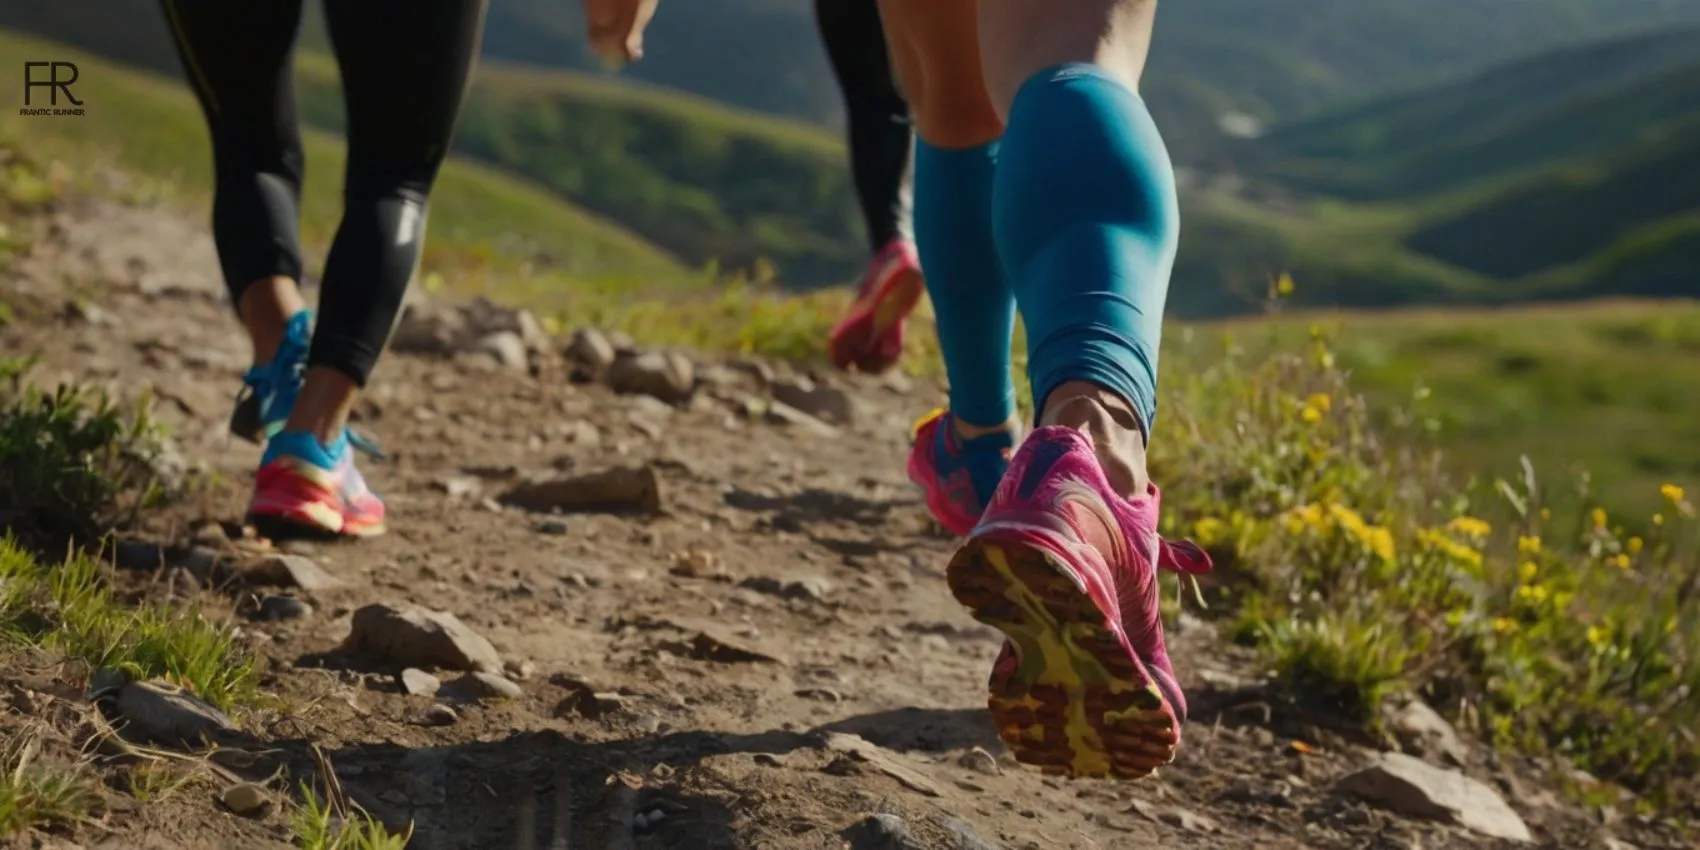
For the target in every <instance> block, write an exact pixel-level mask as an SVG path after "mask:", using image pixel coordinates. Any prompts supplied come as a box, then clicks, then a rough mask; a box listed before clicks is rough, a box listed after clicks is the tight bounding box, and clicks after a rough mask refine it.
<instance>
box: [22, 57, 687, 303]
mask: <svg viewBox="0 0 1700 850" xmlns="http://www.w3.org/2000/svg"><path fill="white" fill-rule="evenodd" d="M43 58H51V59H55V60H66V61H73V62H76V63H77V65H78V68H79V71H80V76H79V80H78V82H77V85H76V89H75V90H76V93H77V96H78V97H79V98H81V99H82V100H83V101H84V103H85V104H86V106H85V108H86V109H87V114H86V115H84V116H81V117H31V116H22V115H19V114H18V113H17V111H16V110H6V111H4V112H0V136H5V137H9V138H13V139H18V138H22V139H27V141H28V142H29V149H30V151H31V153H32V155H34V156H38V157H41V156H56V157H63V158H64V159H66V160H67V162H69V163H71V164H73V165H79V166H81V165H87V164H90V163H98V162H112V163H115V164H117V165H119V166H121V167H123V168H124V170H125V171H127V172H129V173H132V174H134V175H136V176H138V177H141V178H151V179H152V182H151V183H149V184H148V185H143V186H135V187H132V189H131V191H132V192H133V193H136V194H141V195H149V196H155V195H164V196H166V197H167V198H169V199H175V200H178V201H182V202H189V203H193V204H195V205H203V204H204V203H205V202H206V196H207V195H208V194H209V193H210V191H211V177H212V168H211V155H210V150H209V145H208V140H207V131H206V126H205V124H204V123H203V122H202V119H201V114H200V110H199V109H198V108H197V107H196V105H195V102H194V99H193V98H192V97H191V96H190V94H189V92H188V90H187V89H186V88H184V86H183V85H182V84H181V83H180V82H178V81H177V79H176V78H171V79H167V78H162V77H158V76H154V75H151V74H146V73H140V72H137V71H134V70H132V69H129V68H125V67H122V66H119V65H114V64H112V63H109V62H106V61H103V60H100V59H97V58H95V57H93V56H90V55H88V54H85V53H82V52H80V51H75V50H71V49H69V48H64V47H61V46H58V45H53V44H51V43H47V42H42V41H39V40H36V39H30V38H24V37H19V36H16V35H12V34H7V33H3V32H0V62H4V63H5V64H6V65H8V66H9V67H13V68H16V67H19V66H20V64H21V63H23V62H24V61H26V60H39V59H43ZM18 97H20V98H21V94H20V95H18ZM306 143H307V155H308V169H307V174H308V178H307V191H306V197H305V198H304V202H303V205H304V207H305V220H304V223H303V225H304V226H303V236H304V238H305V239H306V240H307V241H308V242H310V243H313V244H316V245H320V246H323V245H325V244H327V243H328V241H329V237H330V235H331V234H330V233H329V232H328V230H327V229H326V228H327V227H328V226H330V225H331V224H333V223H334V222H335V221H336V213H337V210H338V209H339V207H340V204H341V174H342V158H343V151H342V145H341V142H340V141H339V140H338V139H336V138H334V137H332V136H330V135H328V134H325V133H319V132H310V133H308V134H307V135H306ZM79 170H80V171H81V170H84V169H79ZM430 227H431V247H430V249H429V251H428V254H427V265H428V266H430V267H433V268H437V269H439V270H442V271H444V272H445V273H449V274H453V275H455V276H456V277H457V278H458V279H459V280H458V282H461V283H464V284H466V285H480V284H481V282H482V281H483V279H484V278H485V277H487V275H486V274H485V270H486V269H487V268H488V267H490V266H491V265H492V264H495V265H497V267H498V268H501V267H502V264H506V267H505V268H503V271H504V273H510V274H511V273H514V272H515V271H516V270H517V269H518V268H519V267H520V266H521V265H529V266H531V267H532V268H533V269H536V270H539V271H540V272H541V271H545V270H546V271H547V272H548V273H550V274H555V275H565V276H569V277H572V278H592V279H600V278H606V277H610V276H625V277H632V278H636V279H642V280H655V281H677V280H680V279H681V278H684V277H685V276H686V275H687V274H688V273H687V271H686V270H685V269H684V268H683V267H682V266H681V265H680V264H679V263H678V262H677V261H676V260H674V259H673V258H671V257H670V256H669V255H668V254H667V253H666V252H665V251H663V250H661V249H659V248H657V247H656V246H655V245H654V244H653V243H650V242H648V241H646V240H644V239H642V238H640V237H638V236H636V235H634V234H632V233H631V232H629V231H627V230H626V229H624V228H622V227H621V226H619V225H617V224H614V223H612V222H610V221H609V220H607V219H604V218H602V217H599V216H597V215H594V214H592V213H589V212H586V211H584V210H582V209H578V208H576V207H574V206H572V205H571V204H568V203H566V202H563V201H562V200H560V199H559V198H557V197H555V196H553V195H551V194H549V193H547V192H544V191H541V190H539V189H537V188H536V187H534V186H532V185H529V184H527V183H525V182H524V181H520V180H516V179H514V178H512V177H510V176H507V175H504V174H502V173H500V172H498V171H495V170H493V169H491V168H488V167H485V166H480V165H478V164H476V163H472V162H468V161H466V160H464V159H462V158H459V157H456V158H454V159H452V160H451V161H450V162H449V163H448V165H447V166H446V167H445V168H444V170H443V172H442V176H441V178H440V181H439V184H438V192H437V195H436V197H435V198H434V203H433V205H432V210H431V224H430ZM493 245H501V246H504V250H500V251H497V250H493V249H492V246H493Z"/></svg>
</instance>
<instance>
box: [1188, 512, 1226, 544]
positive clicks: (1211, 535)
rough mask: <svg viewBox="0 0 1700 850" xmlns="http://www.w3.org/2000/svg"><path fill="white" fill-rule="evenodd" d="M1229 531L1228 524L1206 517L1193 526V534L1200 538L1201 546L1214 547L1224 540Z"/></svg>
mask: <svg viewBox="0 0 1700 850" xmlns="http://www.w3.org/2000/svg"><path fill="white" fill-rule="evenodd" d="M1227 530H1228V524H1227V523H1225V522H1223V521H1221V520H1219V519H1217V518H1215V517H1205V518H1204V519H1201V520H1199V521H1198V522H1197V523H1195V524H1193V527H1192V533H1193V536H1194V537H1197V538H1198V544H1199V545H1200V546H1213V545H1215V544H1216V543H1218V542H1220V541H1221V540H1222V537H1223V536H1224V535H1225V534H1226V532H1227Z"/></svg>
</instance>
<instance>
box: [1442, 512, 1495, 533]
mask: <svg viewBox="0 0 1700 850" xmlns="http://www.w3.org/2000/svg"><path fill="white" fill-rule="evenodd" d="M1446 530H1447V531H1450V532H1453V533H1454V534H1462V535H1464V536H1465V537H1475V538H1482V537H1486V536H1488V534H1490V533H1491V532H1492V531H1493V526H1491V525H1488V524H1487V523H1486V522H1485V521H1483V520H1479V519H1476V518H1475V517H1473V516H1460V517H1453V518H1452V521H1451V522H1449V523H1447V524H1446Z"/></svg>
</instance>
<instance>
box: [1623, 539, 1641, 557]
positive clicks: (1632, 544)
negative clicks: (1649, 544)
mask: <svg viewBox="0 0 1700 850" xmlns="http://www.w3.org/2000/svg"><path fill="white" fill-rule="evenodd" d="M1644 545H1646V544H1644V543H1642V542H1641V538H1639V537H1631V538H1629V540H1628V541H1627V542H1625V543H1624V544H1623V548H1625V549H1627V550H1629V554H1631V555H1639V554H1641V547H1642V546H1644Z"/></svg>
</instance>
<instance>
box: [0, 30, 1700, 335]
mask: <svg viewBox="0 0 1700 850" xmlns="http://www.w3.org/2000/svg"><path fill="white" fill-rule="evenodd" d="M89 3H90V0H71V1H70V2H67V0H57V2H56V3H22V2H19V0H0V25H7V24H9V25H17V26H21V27H23V28H25V29H29V30H31V31H40V30H43V29H48V30H55V31H57V32H58V33H59V35H58V37H59V38H63V39H66V40H69V41H72V42H74V43H77V44H80V45H84V46H87V47H88V48H89V49H91V50H93V51H96V52H99V53H102V54H105V55H110V56H115V57H119V58H121V59H123V60H124V61H126V62H128V63H131V64H134V65H140V66H143V67H151V68H157V69H161V70H163V71H164V72H165V73H166V74H167V75H168V76H169V77H170V78H172V79H180V70H179V69H178V67H177V63H176V59H175V57H174V56H173V55H172V54H171V52H170V50H169V43H168V41H167V40H166V35H165V28H164V25H163V23H162V22H161V21H160V18H159V16H158V14H157V13H156V11H155V9H154V6H153V4H152V3H151V2H147V0H101V4H100V6H101V9H102V11H103V12H104V13H105V14H102V15H91V14H80V13H79V14H73V13H72V12H73V11H74V10H75V9H77V7H79V6H81V7H86V6H87V5H89ZM1295 6H1297V7H1302V8H1304V9H1305V10H1307V11H1308V12H1309V13H1310V14H1307V15H1304V16H1299V15H1295V14H1293V11H1292V10H1293V9H1294V7H1295ZM1162 8H1163V10H1164V11H1163V12H1161V13H1160V14H1161V15H1162V16H1163V17H1162V20H1161V23H1160V26H1161V27H1162V30H1161V33H1160V36H1159V40H1158V42H1159V43H1158V48H1157V55H1156V57H1155V59H1154V64H1155V68H1154V70H1153V72H1152V74H1151V80H1152V82H1151V84H1150V85H1149V86H1148V89H1147V96H1148V98H1149V99H1151V100H1152V102H1153V104H1154V109H1158V110H1159V111H1162V112H1164V113H1165V115H1166V116H1168V118H1166V119H1165V122H1164V134H1165V136H1166V137H1167V138H1168V139H1169V142H1170V146H1171V149H1172V150H1173V151H1174V153H1175V157H1176V159H1177V160H1179V161H1180V162H1181V163H1182V164H1183V165H1185V166H1187V167H1185V168H1183V169H1182V171H1183V174H1182V178H1183V204H1182V206H1183V216H1184V226H1183V229H1182V237H1181V246H1180V254H1179V257H1178V258H1177V261H1176V279H1177V285H1176V287H1175V289H1174V291H1173V293H1172V294H1171V297H1170V303H1171V305H1172V306H1173V308H1174V310H1175V311H1176V312H1177V313H1178V314H1180V315H1184V316H1193V317H1197V316H1217V315H1224V314H1230V313H1235V312H1243V311H1245V310H1247V309H1253V308H1255V307H1256V306H1257V303H1258V301H1259V300H1260V298H1261V297H1262V295H1263V294H1264V293H1265V291H1266V289H1267V285H1268V281H1269V279H1270V278H1271V277H1273V276H1274V275H1275V274H1277V273H1279V272H1282V271H1291V272H1293V273H1294V274H1295V275H1297V276H1298V278H1299V280H1300V288H1299V296H1298V299H1299V301H1300V302H1301V303H1309V304H1334V305H1343V306H1355V307H1382V306H1396V305H1406V304H1450V303H1484V302H1487V303H1492V302H1506V301H1515V300H1525V299H1530V298H1574V297H1587V296H1593V295H1599V294H1620V293H1631V292H1633V293H1637V294H1696V293H1700V288H1697V282H1700V203H1697V201H1700V160H1697V159H1696V158H1695V157H1696V156H1697V155H1696V154H1695V153H1694V152H1696V151H1700V23H1684V24H1681V25H1678V24H1677V23H1675V22H1682V21H1696V18H1697V14H1700V0H1681V1H1680V2H1678V1H1677V0H1669V2H1657V0H1611V2H1610V3H1609V4H1608V3H1605V2H1599V0H1548V2H1543V3H1542V4H1540V12H1539V13H1538V14H1537V13H1536V12H1534V8H1535V6H1534V4H1532V3H1529V2H1509V0H1502V2H1494V3H1487V2H1484V0H1429V2H1427V3H1425V4H1423V6H1422V12H1421V14H1418V13H1416V12H1413V11H1411V9H1410V8H1408V6H1407V5H1406V4H1394V3H1391V2H1380V0H1361V2H1357V3H1350V2H1345V0H1295V2H1294V3H1290V4H1285V5H1282V6H1281V7H1280V10H1279V11H1276V7H1274V6H1271V5H1268V4H1265V3H1263V2H1261V0H1192V2H1191V3H1173V2H1172V3H1169V4H1167V5H1165V6H1163V7H1162ZM705 10H708V11H705ZM1206 12H1210V13H1211V14H1214V15H1216V16H1218V17H1217V18H1216V19H1215V20H1214V21H1213V22H1209V21H1206V20H1205V15H1206ZM739 22H743V25H742V26H734V25H735V24H738V23H739ZM1207 23H1208V24H1209V25H1208V26H1207V25H1206V24H1207ZM489 26H490V31H489V37H488V39H487V44H488V48H489V50H488V57H487V63H486V66H485V68H484V70H483V71H482V72H481V73H480V75H479V78H478V80H477V83H476V86H475V88H474V91H473V95H472V100H471V102H470V103H469V105H468V108H467V112H466V115H465V118H464V120H463V123H462V131H461V134H460V137H459V139H458V141H457V151H458V152H460V153H462V154H465V155H469V156H472V157H475V158H477V159H480V160H483V161H485V162H487V163H490V164H493V165H496V166H498V167H500V168H502V169H504V170H506V171H508V172H509V173H512V174H516V175H519V176H522V177H524V178H526V179H528V180H530V181H532V182H534V183H535V184H537V185H538V186H539V187H542V188H544V189H547V190H548V191H550V192H552V193H554V194H556V195H558V196H560V197H564V198H566V199H567V200H570V201H572V202H573V203H575V204H578V205H580V206H583V207H585V208H587V209H589V210H591V211H593V212H596V213H598V214H600V215H602V216H605V217H607V218H609V219H612V220H614V221H617V222H619V223H620V224H622V225H623V226H625V227H628V228H630V229H631V230H633V231H635V232H636V233H638V234H640V235H642V236H643V237H644V238H645V239H647V240H649V241H651V242H653V243H654V244H656V245H659V246H661V247H662V248H664V249H665V250H667V251H668V252H670V253H671V254H673V255H675V256H677V257H679V258H681V259H683V260H685V261H686V262H688V263H692V264H699V263H703V262H707V261H710V260H718V261H722V262H723V263H725V264H729V265H733V266H748V265H751V264H754V263H756V262H757V261H758V260H759V259H768V260H773V261H776V262H777V263H778V266H779V273H780V276H781V279H782V280H785V281H787V282H788V283H791V284H794V285H798V286H814V285H822V284H831V283H838V282H842V281H844V280H847V279H848V278H849V277H850V276H852V275H853V274H854V273H855V272H856V270H857V268H858V266H859V260H860V259H861V253H862V250H863V249H862V247H861V245H860V239H859V234H858V232H857V229H858V224H857V221H856V216H855V214H854V212H853V202H852V195H851V189H850V184H849V181H848V178H847V174H846V169H845V163H844V156H843V151H842V148H841V146H840V144H839V142H838V140H837V137H836V133H834V132H831V131H829V130H826V129H824V128H822V127H820V126H819V125H818V124H816V125H815V126H810V125H809V124H807V123H803V122H798V121H794V120H784V119H779V118H770V117H767V116H763V115H760V114H757V113H753V112H750V111H747V110H741V109H737V108H732V107H729V106H727V105H725V104H726V103H745V104H748V105H756V106H762V107H764V108H768V109H772V110H774V111H780V112H789V113H791V114H801V115H809V116H811V117H813V118H815V119H817V120H822V121H824V120H828V119H829V117H830V113H831V112H832V110H834V109H836V108H837V106H836V94H835V93H833V91H832V87H831V84H830V80H829V79H827V78H825V77H822V76H820V75H819V74H817V73H815V72H814V71H810V70H809V69H810V68H814V69H816V71H822V72H824V71H823V68H824V66H823V65H822V64H821V58H820V55H819V46H818V43H817V40H816V37H815V34H814V33H813V30H812V27H813V22H812V19H811V17H810V15H809V14H808V8H807V6H806V5H805V4H800V3H799V4H793V3H790V2H780V0H766V2H762V1H761V0H720V2H711V0H698V2H685V0H663V17H662V18H661V19H659V21H658V23H657V25H656V29H655V31H654V32H653V33H652V35H651V39H650V42H649V56H648V58H646V59H645V61H644V62H642V63H639V64H638V65H636V66H634V67H633V68H632V69H631V70H630V71H628V72H627V74H629V75H630V76H631V77H635V78H638V79H644V78H658V79H661V80H662V81H663V82H666V81H676V82H678V83H679V85H678V89H691V90H694V91H698V92H710V93H712V92H721V93H723V94H724V97H723V99H722V102H721V103H720V104H715V103H713V102H709V101H706V100H703V99H701V98H698V97H693V96H691V95H689V94H685V93H683V92H680V91H678V90H671V91H670V90H669V89H667V88H665V87H656V86H646V85H632V84H630V81H629V80H628V81H627V82H625V83H618V82H616V80H615V78H613V77H611V76H610V75H605V74H604V75H586V74H577V73H570V72H561V71H558V70H549V69H546V68H539V67H536V66H535V65H533V66H529V67H527V66H519V65H514V64H511V63H508V62H505V61H503V60H502V59H501V58H499V57H502V56H510V57H515V58H522V59H527V60H530V61H532V62H534V63H535V62H550V63H553V64H555V65H558V66H563V67H584V66H588V65H589V64H590V63H589V62H588V61H587V60H586V59H585V58H584V50H583V47H582V45H581V44H580V43H579V32H578V30H579V24H578V17H577V13H576V7H575V6H574V5H573V4H570V3H567V4H562V3H559V2H558V0H548V1H547V2H546V0H494V6H493V8H492V12H491V18H490V25H489ZM673 28H679V29H673ZM787 28H789V29H787ZM1590 34H1592V35H1590ZM302 39H303V44H304V45H305V50H304V52H303V63H302V66H303V68H302V70H303V73H302V75H301V79H302V83H303V92H302V102H303V106H304V113H305V114H306V116H307V120H308V121H309V122H310V123H312V124H314V125H316V126H319V127H324V128H327V129H333V130H334V129H337V128H339V127H340V125H341V120H342V116H341V102H340V95H339V94H338V90H337V86H336V75H335V70H334V64H333V63H331V62H329V61H328V58H327V57H326V56H325V54H324V52H323V50H322V48H315V47H314V45H323V43H324V40H323V33H322V28H321V27H320V26H319V25H318V23H317V21H316V19H310V20H309V21H308V22H307V23H306V24H305V25H304V33H303V37H302ZM1577 39H1586V40H1584V41H1582V42H1581V43H1576V40H1577ZM1496 57H1498V58H1500V59H1501V60H1502V61H1498V62H1492V61H1490V60H1492V59H1494V58H1496ZM48 58H51V57H48ZM687 68H688V69H690V70H689V71H687V70H686V69H687ZM1472 69H1473V70H1472ZM764 74H765V77H764V76H763V75H764ZM670 75H677V76H670ZM740 79H746V80H763V79H765V80H766V82H767V84H766V85H757V84H756V83H755V82H750V83H749V85H748V86H743V84H740V83H737V81H738V80H740ZM823 80H824V81H825V82H824V83H823V82H822V81H823ZM1400 80H1404V81H1407V82H1406V84H1405V85H1404V87H1403V88H1399V89H1393V90H1391V91H1383V92H1382V93H1380V94H1377V93H1376V92H1377V91H1378V90H1380V89H1383V88H1385V87H1387V86H1393V85H1394V84H1396V83H1397V82H1398V81H1400ZM1425 80H1426V82H1425ZM811 81H812V82H811ZM823 86H824V88H823ZM810 91H813V92H815V94H813V95H809V94H807V92H810ZM809 104H812V106H808V107H807V108H805V106H806V105H809ZM811 110H812V111H811ZM1230 112H1242V113H1244V118H1245V120H1246V121H1247V122H1249V123H1258V122H1267V124H1268V127H1267V129H1266V130H1265V131H1264V132H1262V133H1261V134H1258V135H1256V137H1254V138H1249V139H1243V138H1230V137H1229V136H1227V135H1225V134H1223V133H1221V132H1219V131H1218V129H1217V122H1218V121H1219V120H1220V118H1221V116H1222V115H1223V114H1225V113H1230ZM1283 116H1293V117H1291V118H1286V119H1283Z"/></svg>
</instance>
